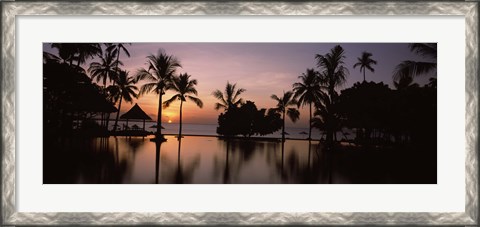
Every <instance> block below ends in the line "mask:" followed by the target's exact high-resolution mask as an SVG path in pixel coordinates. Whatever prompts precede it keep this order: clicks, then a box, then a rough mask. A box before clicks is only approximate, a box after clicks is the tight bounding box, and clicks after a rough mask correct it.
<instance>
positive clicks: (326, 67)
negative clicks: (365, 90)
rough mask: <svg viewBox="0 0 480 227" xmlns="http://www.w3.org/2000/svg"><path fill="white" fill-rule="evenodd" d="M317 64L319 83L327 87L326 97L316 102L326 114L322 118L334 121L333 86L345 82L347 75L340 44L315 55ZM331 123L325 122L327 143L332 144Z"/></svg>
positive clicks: (334, 96) (334, 95)
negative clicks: (324, 52)
mask: <svg viewBox="0 0 480 227" xmlns="http://www.w3.org/2000/svg"><path fill="white" fill-rule="evenodd" d="M315 59H316V60H317V66H318V67H319V68H320V70H321V71H320V83H321V84H322V85H324V86H326V87H327V90H328V97H326V98H325V100H324V103H318V104H317V107H319V108H320V109H321V108H324V110H322V111H323V112H325V113H326V114H328V116H326V117H325V118H324V120H326V121H334V119H335V116H334V115H335V111H334V105H335V100H336V99H337V96H338V95H337V92H336V91H335V88H336V87H338V86H341V85H342V84H344V83H345V81H346V77H347V75H348V69H347V68H346V67H345V62H344V59H345V51H344V50H343V48H342V47H341V46H340V45H337V46H335V47H333V48H332V49H331V50H330V52H329V53H327V54H325V55H319V54H317V55H316V56H315ZM333 125H334V124H333V123H328V122H327V123H326V124H325V126H327V128H326V131H327V143H328V144H329V145H332V144H333V136H334V135H333V133H334V128H332V126H333Z"/></svg>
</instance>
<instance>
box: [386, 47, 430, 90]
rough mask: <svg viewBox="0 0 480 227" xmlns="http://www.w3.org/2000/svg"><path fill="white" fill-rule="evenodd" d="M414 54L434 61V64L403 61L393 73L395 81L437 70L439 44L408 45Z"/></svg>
mask: <svg viewBox="0 0 480 227" xmlns="http://www.w3.org/2000/svg"><path fill="white" fill-rule="evenodd" d="M408 46H409V48H410V50H411V51H412V52H415V53H416V54H418V55H420V56H423V57H427V58H429V59H434V62H424V61H421V62H419V61H403V62H402V63H400V64H399V65H397V67H395V70H394V71H393V79H394V80H396V81H398V80H400V79H401V78H403V77H416V76H419V75H423V74H428V73H429V72H433V71H434V70H436V69H437V62H436V59H437V44H436V43H412V44H409V45H408Z"/></svg>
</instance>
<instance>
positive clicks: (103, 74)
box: [88, 51, 123, 87]
mask: <svg viewBox="0 0 480 227" xmlns="http://www.w3.org/2000/svg"><path fill="white" fill-rule="evenodd" d="M115 59H116V56H115V54H114V53H111V52H108V51H107V52H105V56H100V62H92V63H90V67H89V68H88V72H89V73H90V76H91V77H92V80H93V79H95V78H96V79H97V82H99V81H100V80H103V87H106V85H107V79H108V80H109V81H114V80H116V79H117V71H118V70H117V65H123V63H122V62H117V60H115Z"/></svg>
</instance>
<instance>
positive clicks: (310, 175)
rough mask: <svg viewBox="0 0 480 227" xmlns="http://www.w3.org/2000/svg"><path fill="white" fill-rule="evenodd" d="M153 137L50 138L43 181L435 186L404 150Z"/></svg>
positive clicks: (303, 142) (423, 167)
mask: <svg viewBox="0 0 480 227" xmlns="http://www.w3.org/2000/svg"><path fill="white" fill-rule="evenodd" d="M150 138H153V137H152V136H150V137H145V138H142V137H131V138H130V137H120V136H118V137H113V136H111V137H108V138H64V139H59V140H57V141H55V142H53V143H46V144H45V146H44V160H43V164H44V171H43V172H44V179H43V183H45V184H50V183H63V184H71V183H83V184H104V183H114V184H122V183H127V184H156V183H160V184H180V183H182V184H186V183H191V184H223V183H233V184H257V183H260V184H277V183H295V184H303V183H316V184H319V183H412V182H413V183H415V182H421V183H436V178H435V177H436V175H435V174H436V173H435V172H431V170H433V171H434V170H435V166H433V167H432V166H430V167H429V166H426V165H425V163H423V161H422V159H419V158H412V154H411V153H408V154H405V152H394V151H390V150H376V151H361V150H357V149H350V148H348V147H346V148H345V149H339V150H335V151H334V152H331V153H330V152H326V151H325V149H324V147H323V145H322V143H320V142H318V141H312V142H309V141H307V140H286V141H285V143H282V142H280V141H279V140H265V139H263V140H246V139H234V140H231V141H228V142H227V141H225V140H223V139H220V138H217V137H214V136H185V137H183V138H182V139H181V140H180V141H179V140H177V139H176V138H175V137H174V136H166V138H167V141H166V142H164V143H156V142H152V141H150ZM430 159H431V158H430ZM406 167H408V168H406ZM427 167H428V168H427ZM429 171H430V172H429ZM422 174H423V175H422ZM425 174H427V175H426V176H424V175H425Z"/></svg>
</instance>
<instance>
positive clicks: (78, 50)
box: [51, 43, 102, 67]
mask: <svg viewBox="0 0 480 227" xmlns="http://www.w3.org/2000/svg"><path fill="white" fill-rule="evenodd" d="M51 47H53V48H57V49H58V54H59V56H60V58H61V59H63V60H64V61H65V62H67V61H68V62H69V64H70V65H71V66H73V61H74V60H75V61H77V67H78V66H80V64H83V63H85V61H86V60H87V58H89V57H90V58H93V57H94V56H97V55H99V56H101V55H102V48H100V44H98V43H52V45H51Z"/></svg>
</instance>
